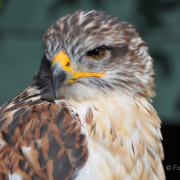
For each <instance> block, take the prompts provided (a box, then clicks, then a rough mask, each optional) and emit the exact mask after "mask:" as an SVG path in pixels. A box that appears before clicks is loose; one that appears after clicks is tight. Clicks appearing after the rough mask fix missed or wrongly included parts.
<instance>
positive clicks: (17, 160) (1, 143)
mask: <svg viewBox="0 0 180 180" xmlns="http://www.w3.org/2000/svg"><path fill="white" fill-rule="evenodd" d="M30 104H31V105H30ZM30 104H28V103H26V104H25V105H24V106H23V107H21V108H18V110H17V109H16V108H14V109H13V107H9V108H8V109H7V108H6V109H5V110H4V109H1V112H0V113H1V115H0V120H1V121H0V128H1V133H0V179H3V180H6V179H9V178H8V177H9V175H10V176H13V175H18V176H20V177H22V178H23V179H28V180H29V179H49V180H56V179H60V180H68V179H69V178H70V177H71V175H72V173H73V171H74V170H75V169H80V168H81V167H83V166H84V164H85V163H86V161H87V157H88V149H87V136H86V135H85V134H83V132H82V129H83V128H84V127H83V124H82V123H81V120H80V119H79V117H78V114H77V113H76V112H74V109H73V108H72V107H71V106H70V105H68V104H67V103H65V102H58V101H51V102H50V101H41V100H38V101H34V103H32V102H31V103H30Z"/></svg>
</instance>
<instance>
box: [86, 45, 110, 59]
mask: <svg viewBox="0 0 180 180" xmlns="http://www.w3.org/2000/svg"><path fill="white" fill-rule="evenodd" d="M106 53H107V51H106V49H105V48H104V47H98V48H96V49H93V50H91V51H88V52H87V56H88V57H89V58H91V59H93V60H101V59H102V58H103V57H105V55H106Z"/></svg>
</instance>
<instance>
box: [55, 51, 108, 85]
mask: <svg viewBox="0 0 180 180" xmlns="http://www.w3.org/2000/svg"><path fill="white" fill-rule="evenodd" d="M55 62H59V63H60V64H61V66H62V68H63V69H64V71H66V72H69V73H71V74H72V79H67V80H68V83H72V82H74V81H75V80H76V79H78V78H81V77H90V76H95V77H102V76H104V75H105V73H106V72H98V73H90V72H73V71H72V69H71V61H70V59H69V57H68V56H67V55H66V53H65V52H63V51H61V52H59V53H58V54H56V56H55V57H54V59H53V61H52V66H53V65H54V63H55Z"/></svg>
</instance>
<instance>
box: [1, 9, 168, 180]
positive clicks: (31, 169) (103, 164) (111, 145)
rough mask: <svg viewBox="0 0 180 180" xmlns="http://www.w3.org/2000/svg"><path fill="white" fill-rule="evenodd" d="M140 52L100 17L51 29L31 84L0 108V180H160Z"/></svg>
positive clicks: (139, 45) (131, 36) (155, 125)
mask: <svg viewBox="0 0 180 180" xmlns="http://www.w3.org/2000/svg"><path fill="white" fill-rule="evenodd" d="M147 50H148V47H147V44H146V43H145V42H144V41H143V40H142V39H141V38H140V36H139V34H138V33H137V32H136V30H135V28H134V27H133V26H132V25H130V24H129V23H127V22H122V21H121V20H120V19H118V18H113V17H111V16H110V15H109V14H106V13H105V12H102V11H95V10H92V11H88V10H85V11H83V10H78V11H76V12H73V13H71V14H69V15H67V16H64V17H61V18H60V19H58V20H57V21H56V22H55V23H54V24H52V25H51V26H50V28H49V29H48V30H47V32H46V33H45V35H44V56H43V58H42V62H41V66H40V69H39V71H38V73H37V74H36V75H35V76H34V79H33V81H32V83H31V84H30V85H29V86H28V87H27V88H26V89H25V90H24V91H23V92H21V93H20V94H19V95H17V96H16V97H15V98H14V99H12V100H11V101H9V102H8V103H6V104H5V105H3V106H2V107H1V109H0V179H3V180H7V179H9V180H22V179H25V180H35V179H41V180H42V179H44V180H46V179H49V180H57V179H58V180H110V179H113V180H127V179H128V180H130V179H134V180H137V179H138V180H140V179H142V180H144V179H145V180H162V179H165V175H164V170H163V166H162V162H161V161H162V160H163V158H164V153H163V147H162V143H161V140H162V135H161V131H160V128H161V120H160V119H159V117H158V115H157V113H156V111H155V110H154V108H153V107H152V105H151V102H152V98H153V97H154V96H155V88H154V75H155V74H154V71H153V69H152V68H153V60H152V58H151V57H150V56H149V54H148V52H147Z"/></svg>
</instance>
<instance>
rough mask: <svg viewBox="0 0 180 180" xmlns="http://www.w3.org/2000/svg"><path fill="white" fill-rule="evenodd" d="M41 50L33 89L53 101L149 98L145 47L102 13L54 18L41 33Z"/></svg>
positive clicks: (128, 27)
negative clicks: (115, 95) (126, 94)
mask: <svg viewBox="0 0 180 180" xmlns="http://www.w3.org/2000/svg"><path fill="white" fill-rule="evenodd" d="M44 51H45V55H44V57H43V59H42V63H41V68H40V70H39V72H38V74H37V75H36V76H35V81H36V86H38V87H39V89H41V90H42V91H43V93H48V92H53V93H54V96H55V98H56V99H58V98H60V97H61V96H66V98H67V96H76V98H77V99H78V98H85V97H86V98H88V97H91V98H92V96H93V97H95V96H97V95H98V93H97V92H101V93H102V94H106V95H108V94H111V93H112V92H115V91H116V92H120V91H131V92H132V93H135V94H141V95H144V96H145V97H147V98H152V97H153V96H154V94H155V91H154V82H153V80H154V72H153V70H152V58H151V57H150V56H149V54H148V53H147V45H146V43H145V42H144V41H142V40H141V38H140V37H139V35H138V33H136V31H135V28H134V27H133V26H132V25H130V24H129V23H127V22H122V21H121V20H120V19H118V18H113V17H111V16H110V15H108V14H106V13H105V12H102V11H95V10H92V11H82V10H79V11H76V12H74V13H72V14H69V15H67V16H64V17H62V18H60V19H58V20H57V21H56V22H55V23H54V24H52V26H51V27H50V28H49V29H48V30H47V32H46V34H45V35H44ZM95 94H96V95H95Z"/></svg>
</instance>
